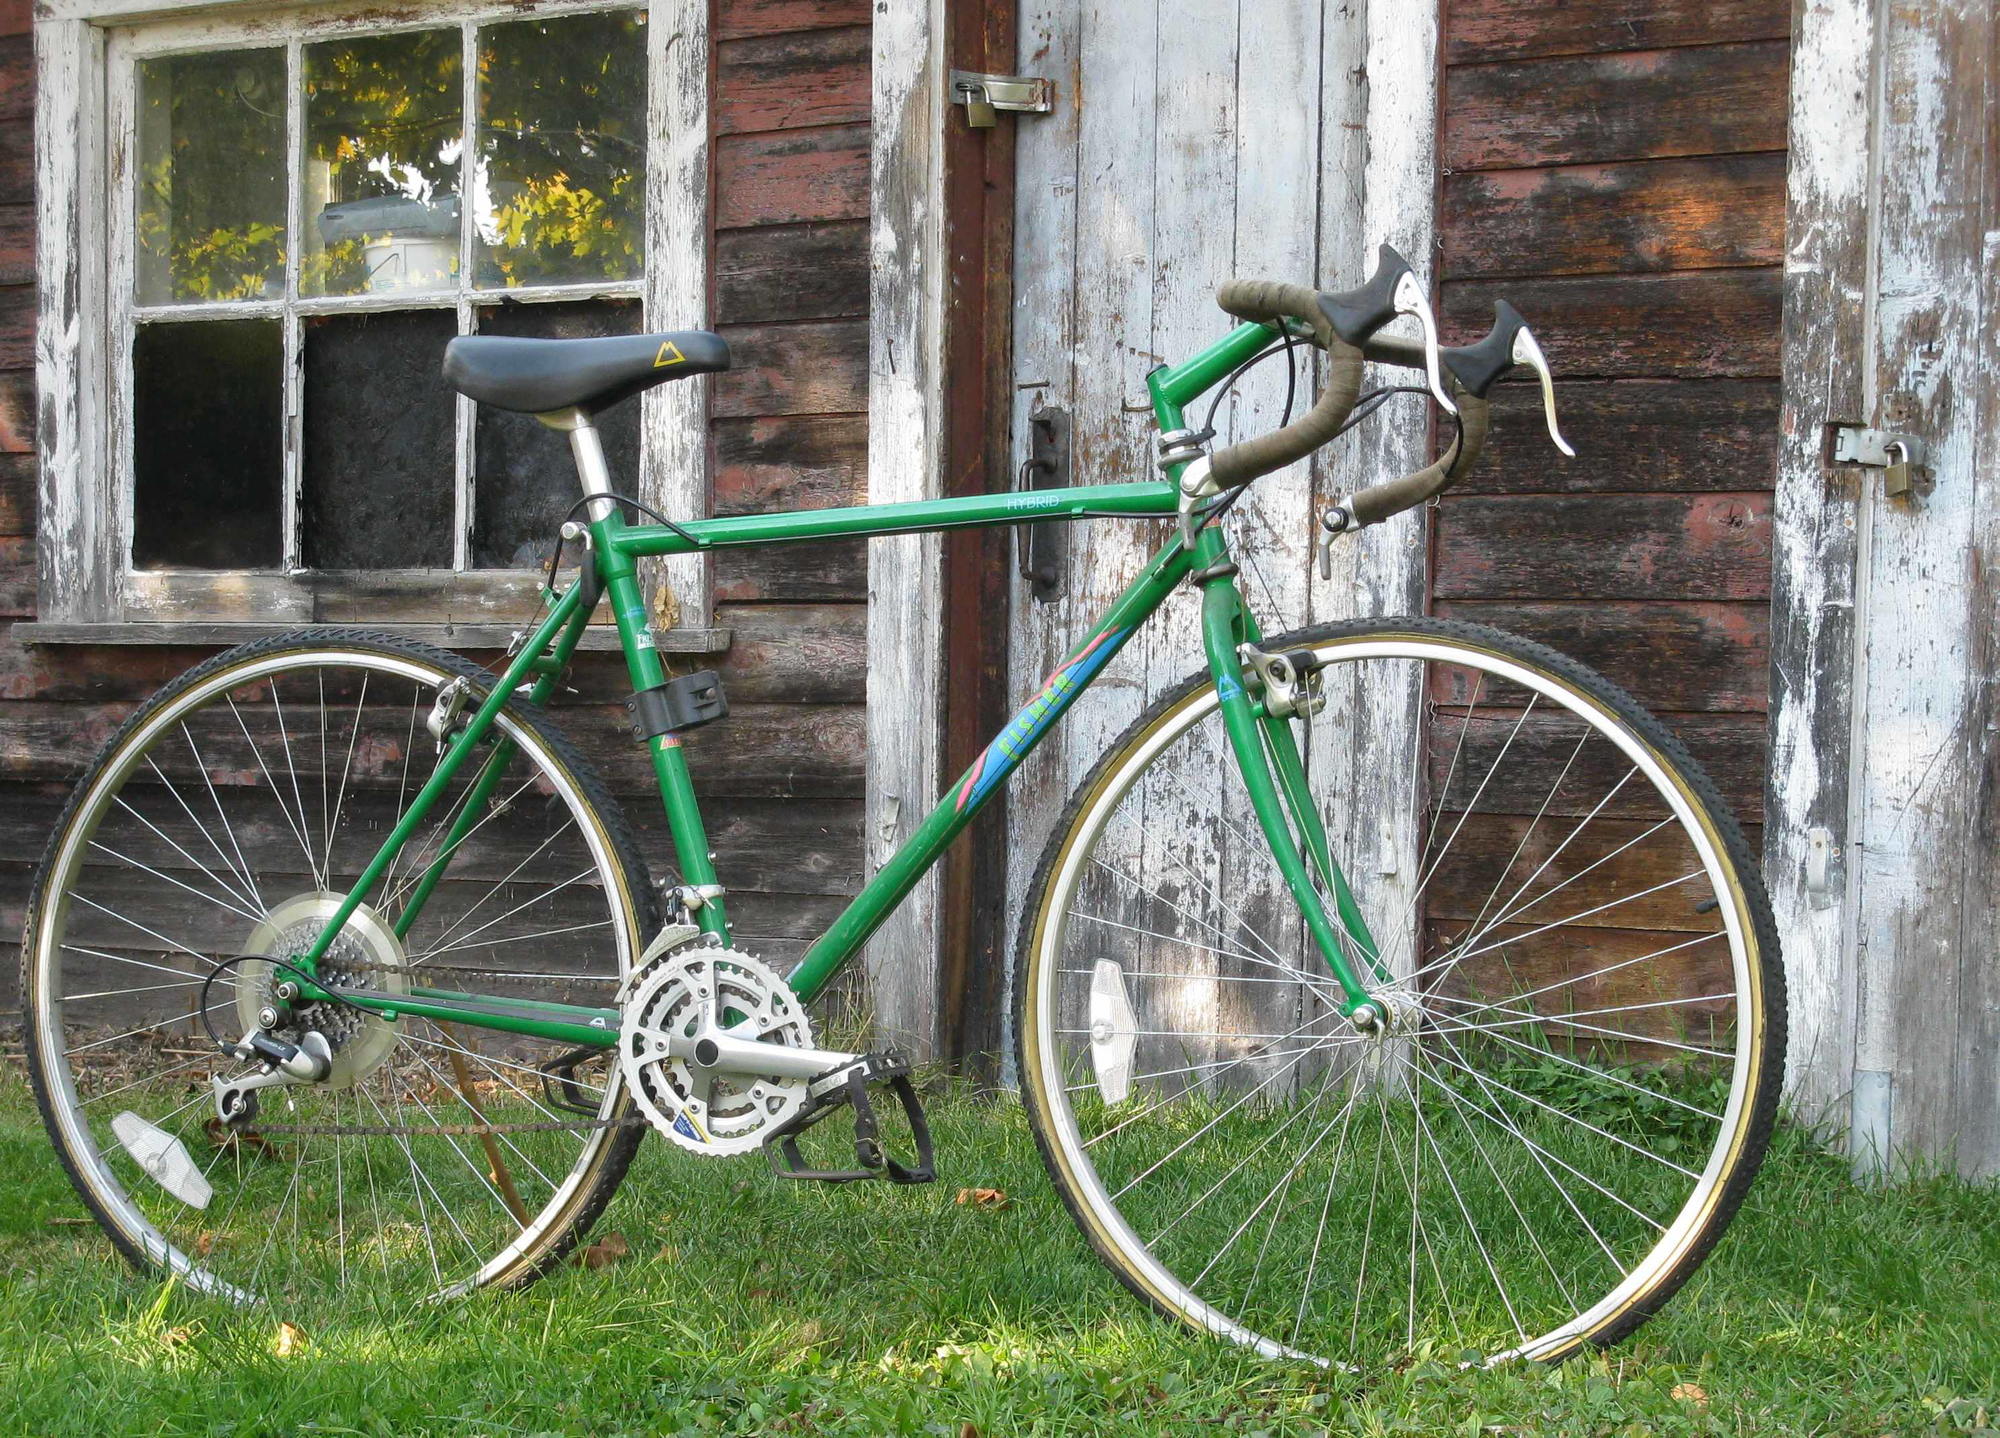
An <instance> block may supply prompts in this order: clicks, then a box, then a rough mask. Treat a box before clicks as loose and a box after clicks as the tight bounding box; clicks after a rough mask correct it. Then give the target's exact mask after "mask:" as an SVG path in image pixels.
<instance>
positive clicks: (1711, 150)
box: [1443, 40, 1790, 171]
mask: <svg viewBox="0 0 2000 1438" xmlns="http://www.w3.org/2000/svg"><path fill="white" fill-rule="evenodd" d="M1789 56H1790V47H1789V45H1788V44H1787V43H1786V42H1785V41H1782V40H1758V41H1751V42H1748V43H1745V44H1740V45H1701V46H1690V47H1684V48H1679V49H1670V50H1638V51H1627V52H1624V53H1620V54H1610V55H1587V56H1577V57H1570V58H1563V59H1555V60H1522V61H1509V62H1507V63H1504V64H1497V65H1470V66H1458V67H1454V68H1453V69H1451V70H1449V71H1447V72H1446V78H1445V91H1446V94H1445V107H1444V117H1445V118H1444V145H1443V163H1444V165H1445V167H1446V168H1447V169H1449V170H1453V171H1458V170H1486V169H1507V168H1512V167H1515V166H1521V165H1576V164H1589V163H1593V162H1603V161H1607V160H1648V159H1659V158H1662V157H1664V156H1668V155H1724V154H1738V153H1742V152H1744V151H1750V150H1782V149H1784V148H1785V118H1786V115H1785V93H1786V84H1785V80H1786V66H1787V61H1788V59H1789Z"/></svg>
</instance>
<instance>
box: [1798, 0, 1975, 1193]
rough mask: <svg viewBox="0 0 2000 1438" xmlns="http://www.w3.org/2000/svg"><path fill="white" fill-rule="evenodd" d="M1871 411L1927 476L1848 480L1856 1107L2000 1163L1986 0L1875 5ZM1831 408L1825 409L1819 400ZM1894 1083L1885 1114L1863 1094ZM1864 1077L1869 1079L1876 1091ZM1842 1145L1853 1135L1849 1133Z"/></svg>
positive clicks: (1915, 1144) (1900, 1148)
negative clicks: (1857, 638)
mask: <svg viewBox="0 0 2000 1438" xmlns="http://www.w3.org/2000/svg"><path fill="white" fill-rule="evenodd" d="M1875 34H1876V44H1877V46H1878V49H1877V52H1876V80H1875V84H1876V89H1875V91H1874V94H1875V97H1876V113H1875V116H1874V120H1875V124H1874V138H1875V152H1874V154H1873V156H1872V157H1871V159H1872V167H1873V171H1872V172H1873V175H1874V179H1873V181H1872V185H1871V189H1872V195H1871V199H1872V202H1873V203H1872V205H1871V206H1870V210H1871V215H1870V218H1871V220H1872V222H1873V224H1874V226H1875V229H1874V231H1873V233H1872V235H1871V246H1870V249H1871V254H1872V257H1873V262H1874V264H1875V267H1876V269H1875V273H1874V275H1873V276H1872V281H1873V284H1872V286H1871V289H1872V293H1873V295H1874V296H1875V310H1874V315H1873V319H1874V330H1873V335H1872V340H1873V345H1872V349H1873V353H1872V355H1871V356H1870V358H1871V360H1872V361H1873V367H1874V372H1873V375H1872V377H1871V378H1872V381H1873V383H1872V385H1871V387H1870V388H1871V393H1872V395H1873V397H1874V398H1875V399H1876V402H1877V406H1878V407H1877V409H1876V411H1875V413H1874V414H1873V415H1872V416H1869V417H1870V418H1872V419H1874V420H1876V421H1877V422H1878V423H1881V424H1884V425H1886V426H1888V427H1891V428H1894V429H1898V430H1908V431H1910V432H1913V433H1916V434H1920V435H1922V436H1923V437H1924V438H1925V439H1926V440H1927V441H1928V443H1929V458H1928V461H1927V463H1928V465H1929V469H1930V474H1931V479H1930V481H1928V482H1926V483H1924V484H1922V485H1921V486H1920V487H1919V489H1918V490H1917V491H1916V492H1915V493H1914V494H1912V495H1911V496H1908V497H1905V498H1900V499H1893V498H1889V497H1887V496H1886V495H1885V494H1884V492H1883V490H1882V489H1881V488H1880V487H1879V486H1878V485H1877V484H1876V483H1875V482H1874V476H1872V475H1870V476H1866V477H1865V478H1864V480H1863V494H1864V496H1865V498H1864V500H1863V503H1862V514H1861V516H1860V530H1859V546H1860V557H1859V567H1860V586H1861V587H1860V589H1859V591H1858V592H1857V594H1856V596H1855V612H1856V614H1857V616H1859V618H1860V622H1861V623H1863V624H1864V625H1865V626H1866V628H1865V632H1864V635H1863V636H1862V640H1861V643H1860V645H1859V655H1860V657H1859V661H1858V662H1859V665H1860V670H1861V672H1860V673H1859V674H1858V675H1857V678H1856V690H1857V692H1856V694H1855V704H1856V708H1857V714H1856V722H1855V724H1854V736H1855V737H1854V743H1855V745H1856V746H1857V749H1858V751H1859V752H1858V753H1856V754H1855V755H1854V756H1853V768H1854V772H1855V773H1857V774H1858V775H1859V776H1860V778H1861V783H1862V788H1861V791H1860V793H1858V794H1856V795H1854V796H1852V797H1851V799H1850V804H1849V812H1850V813H1851V814H1852V815H1853V816H1854V819H1855V824H1856V831H1855V832H1854V833H1852V834H1851V835H1850V851H1851V853H1852V854H1853V856H1854V865H1855V867H1856V868H1858V870H1859V873H1858V876H1857V884H1856V891H1855V912H1854V914H1853V915H1852V918H1851V921H1850V922H1851V923H1852V925H1853V928H1854V931H1855V942H1856V944H1857V945H1858V946H1859V948H1860V951H1861V955H1860V959H1859V962H1858V964H1857V978H1858V981H1859V991H1858V995H1857V1014H1858V1018H1857V1023H1856V1045H1855V1057H1854V1086H1855V1094H1856V1098H1855V1103H1854V1110H1853V1127H1854V1131H1855V1133H1856V1135H1857V1142H1859V1136H1860V1135H1862V1134H1863V1133H1866V1132H1868V1131H1870V1130H1873V1131H1874V1133H1875V1134H1877V1135H1878V1136H1880V1137H1882V1138H1883V1139H1885V1140H1886V1149H1887V1151H1886V1152H1882V1153H1879V1154H1876V1155H1874V1156H1873V1157H1874V1161H1875V1162H1876V1163H1879V1164H1889V1163H1893V1162H1894V1161H1895V1160H1896V1159H1897V1158H1898V1157H1899V1156H1912V1157H1914V1156H1919V1155H1921V1156H1923V1157H1925V1158H1933V1157H1934V1158H1939V1159H1945V1160H1947V1161H1950V1162H1952V1163H1953V1164H1955V1166H1957V1167H1958V1168H1959V1169H1960V1170H1961V1171H1962V1172H1964V1173H1966V1174H1967V1175H1969V1176H1972V1175H1980V1176H1984V1175H1991V1174H1995V1173H2000V1122H1996V1121H1995V1120H1994V1118H1993V1116H1992V1113H1991V1110H1992V1109H1993V1107H1994V1103H1995V1096H1996V1094H2000V1046H1996V1044H1995V1038H1996V1035H2000V1020H1996V1018H1995V1017H1994V1015H1993V1012H1992V1008H1993V1005H1994V1002H1995V1000H1996V998H2000V957H1997V956H1996V952H1995V949H1994V948H1993V946H1992V944H1991V938H1992V936H1993V934H1994V920H1993V917H1992V915H1993V909H1994V907H1995V905H1996V904H2000V892H1996V891H1995V890H1994V889H1992V888H1990V887H1980V886H1979V881H1980V880H1982V879H1985V878H1990V876H1991V875H1992V874H1993V872H1994V867H1993V865H1992V863H1991V862H1990V857H1989V856H1988V855H1987V854H1986V853H1984V852H1982V850H1981V844H1982V841H1987V840H1990V839H1991V837H1992V835H1993V832H1994V828H1995V817H1994V816H1995V797H1996V796H1995V794H1994V791H1993V790H1992V789H1991V788H1990V787H1988V786H1987V785H1986V783H1985V781H1986V778H1987V775H1988V774H1989V773H1990V756H1991V751H1992V748H1993V746H1994V743H1995V741H1996V738H2000V734H1996V732H1995V730H1994V729H1992V728H1991V727H1989V726H1990V725H1991V723H1992V720H1993V715H1994V709H1993V701H1992V695H1991V690H1992V688H1993V683H1994V676H1993V671H1992V669H1991V668H1989V667H1987V666H1988V665H1989V664H1990V663H1991V660H1992V656H1993V655H1994V653H1995V646H1996V642H2000V615H1996V610H2000V592H1997V591H1996V585H1995V581H1994V572H1995V569H1996V568H2000V486H1996V484H1995V481H1994V477H1993V473H1992V455H1993V446H1994V444H1995V442H1996V440H1997V439H2000V381H1996V379H1995V377H1994V376H1995V371H1996V367H2000V339H1996V336H1995V333H1994V326H1993V313H1994V307H1995V304H1996V299H2000V285H1996V282H1995V276H1994V270H1995V264H1996V261H2000V233H1996V223H1997V222H2000V211H1996V195H2000V155H1996V153H1995V150H1996V141H2000V131H1996V128H1995V112H1996V107H2000V94H1996V91H1997V90H2000V71H1996V67H1995V57H1996V55H2000V19H1996V17H1995V14H1994V7H1993V6H1992V5H1991V4H1989V3H1984V0H1945V3H1939V4H1934V5H1927V6H1922V7H1910V8H1906V9H1905V8H1897V9H1891V10H1889V11H1887V12H1878V15H1877V28H1876V32H1875ZM1829 417H1834V416H1829ZM1876 1075H1884V1076H1886V1078H1887V1082H1888V1092H1887V1094H1886V1095H1885V1097H1886V1100H1887V1101H1886V1103H1885V1104H1884V1105H1883V1109H1882V1111H1880V1112H1878V1113H1876V1114H1874V1115H1873V1116H1870V1115H1868V1114H1867V1112H1866V1109H1865V1105H1864V1096H1865V1095H1866V1094H1867V1093H1868V1092H1870V1090H1871V1087H1872V1082H1874V1081H1879V1080H1874V1079H1873V1076H1876ZM1878 1091H1879V1090H1878ZM1856 1157H1857V1161H1860V1160H1861V1159H1862V1158H1863V1155H1861V1154H1859V1153H1857V1155H1856Z"/></svg>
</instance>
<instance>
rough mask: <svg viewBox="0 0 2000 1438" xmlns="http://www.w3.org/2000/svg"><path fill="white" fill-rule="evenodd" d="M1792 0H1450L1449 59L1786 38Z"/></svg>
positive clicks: (1459, 60) (1526, 56) (1456, 62)
mask: <svg viewBox="0 0 2000 1438" xmlns="http://www.w3.org/2000/svg"><path fill="white" fill-rule="evenodd" d="M1791 30H1792V7H1791V5H1790V4H1789V3H1787V0H1568V3H1566V4H1562V5H1550V4H1548V3H1547V0H1450V3H1449V6H1448V10H1447V15H1446V19H1445V59H1446V60H1447V61H1448V62H1449V63H1451V64H1453V65H1466V64H1472V63H1475V62H1477V61H1482V60H1523V59H1530V58H1539V57H1545V56H1550V55H1588V54H1596V53H1599V52H1602V51H1606V50H1658V49H1665V48H1667V47H1669V46H1674V45H1719V44H1727V43H1729V42H1731V41H1740V40H1783V39H1786V38H1788V37H1789V36H1790V34H1791Z"/></svg>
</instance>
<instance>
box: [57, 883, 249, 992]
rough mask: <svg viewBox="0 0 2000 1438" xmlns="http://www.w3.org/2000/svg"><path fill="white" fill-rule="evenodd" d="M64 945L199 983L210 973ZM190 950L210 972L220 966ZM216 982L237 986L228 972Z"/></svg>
mask: <svg viewBox="0 0 2000 1438" xmlns="http://www.w3.org/2000/svg"><path fill="white" fill-rule="evenodd" d="M76 897H78V898H82V895H77V896H76ZM84 902H85V903H86V904H87V903H89V902H90V900H88V899H84ZM154 937H156V938H157V937H158V935H155V936H154ZM62 947H64V948H65V949H68V950H69V951H70V952H71V953H73V954H88V955H90V957H91V958H93V959H106V960H108V961H110V962H111V963H114V964H130V965H131V966H132V967H133V968H135V969H151V970H153V971H154V972H155V973H161V974H173V975H175V976H177V977H179V978H183V979H192V980H194V981H195V982H196V983H198V984H199V983H204V982H206V981H207V979H208V974H191V973H189V972H188V971H187V970H186V969H170V968H168V967H167V966H166V965H165V964H155V963H149V962H147V961H146V960H145V959H134V958H129V957H127V956H126V955H124V954H107V953H105V952H104V950H102V949H86V948H85V947H83V945H81V944H64V945H63V946H62ZM188 952H189V953H190V954H193V956H194V957H195V958H197V959H201V961H202V962H203V963H205V964H207V965H208V966H209V972H210V973H213V972H214V971H215V969H216V968H217V967H218V965H217V964H216V963H215V961H214V960H212V959H207V958H203V957H202V956H201V955H200V954H195V953H194V951H193V950H192V949H190V950H188ZM216 982H217V983H218V984H221V985H223V986H224V987H225V988H230V989H233V988H235V987H236V980H235V979H234V978H232V977H230V975H229V974H228V973H226V972H225V973H224V974H222V975H221V976H220V977H219V978H217V979H216Z"/></svg>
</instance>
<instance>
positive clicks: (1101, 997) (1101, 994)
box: [1090, 959, 1139, 1104]
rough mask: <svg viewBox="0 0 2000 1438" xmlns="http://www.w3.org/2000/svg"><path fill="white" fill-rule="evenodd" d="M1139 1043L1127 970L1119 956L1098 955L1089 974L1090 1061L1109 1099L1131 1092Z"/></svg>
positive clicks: (1115, 1101) (1101, 1091)
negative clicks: (1127, 993) (1120, 964)
mask: <svg viewBox="0 0 2000 1438" xmlns="http://www.w3.org/2000/svg"><path fill="white" fill-rule="evenodd" d="M1138 1044H1139V1025H1138V1024H1137V1023H1136V1022H1135V1021H1134V1020H1133V1018H1132V1002H1131V1000H1130V999H1128V998H1126V997H1125V974H1124V971H1123V970H1121V969H1120V968H1119V967H1118V961H1117V960H1116V959H1099V960H1098V961H1097V968H1096V969H1095V970H1094V971H1093V972H1092V973H1091V975H1090V1064H1091V1067H1092V1068H1094V1069H1096V1070H1097V1092H1098V1094H1099V1095H1100V1096H1102V1098H1103V1099H1104V1101H1105V1102H1106V1103H1109V1104H1120V1103H1123V1102H1125V1096H1126V1095H1127V1094H1129V1093H1131V1091H1132V1050H1133V1049H1135V1048H1137V1047H1138Z"/></svg>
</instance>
